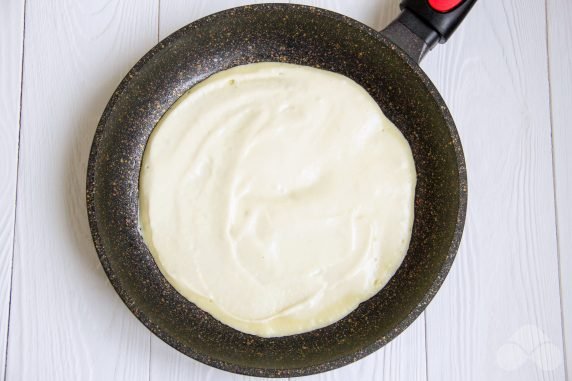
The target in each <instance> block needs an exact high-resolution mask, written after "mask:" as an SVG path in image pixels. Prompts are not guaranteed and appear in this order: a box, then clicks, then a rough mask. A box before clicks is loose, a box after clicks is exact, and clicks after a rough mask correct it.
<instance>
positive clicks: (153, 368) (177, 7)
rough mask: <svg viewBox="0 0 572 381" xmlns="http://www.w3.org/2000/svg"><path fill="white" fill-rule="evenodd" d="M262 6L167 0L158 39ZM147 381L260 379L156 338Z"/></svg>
mask: <svg viewBox="0 0 572 381" xmlns="http://www.w3.org/2000/svg"><path fill="white" fill-rule="evenodd" d="M257 2H258V3H262V2H265V1H263V0H258V1H252V0H217V1H209V0H171V1H168V2H167V1H162V2H161V9H160V11H159V15H160V19H159V37H160V40H162V39H164V38H165V37H167V36H168V35H169V34H171V33H173V32H175V31H176V30H177V29H179V28H182V27H183V26H185V25H187V24H188V23H190V22H192V21H195V20H197V19H199V18H201V17H204V16H207V15H210V14H212V13H215V12H219V11H222V10H225V9H228V8H233V7H238V6H241V5H247V4H253V3H257ZM276 2H280V1H276ZM283 2H287V1H283ZM150 361H151V364H150V380H151V381H153V380H164V379H168V380H173V381H178V380H181V381H183V380H201V381H203V380H204V381H209V380H212V381H226V380H228V381H230V380H263V379H261V378H255V377H246V376H240V375H235V374H232V373H228V372H224V371H221V370H218V369H215V368H212V367H209V366H207V365H204V364H201V363H199V362H197V361H195V360H192V359H191V358H189V357H187V356H185V355H182V354H181V353H179V352H177V351H176V350H175V349H173V348H171V347H170V346H168V345H167V344H165V343H164V342H162V341H161V340H160V339H158V338H157V337H156V336H152V338H151V360H150Z"/></svg>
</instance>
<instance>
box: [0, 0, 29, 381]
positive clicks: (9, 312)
mask: <svg viewBox="0 0 572 381" xmlns="http://www.w3.org/2000/svg"><path fill="white" fill-rule="evenodd" d="M23 1H24V7H23V9H22V13H23V22H22V58H21V60H20V100H19V104H18V107H19V112H18V140H17V148H16V184H15V187H14V225H13V228H12V258H11V261H10V293H9V296H8V321H7V323H6V324H7V327H6V352H5V353H6V354H5V357H4V369H3V380H6V374H7V372H8V352H9V347H10V317H11V312H12V289H13V287H12V285H13V281H14V253H15V251H16V221H17V220H18V213H17V211H18V209H17V205H18V177H19V173H20V137H21V135H22V99H23V96H22V95H23V92H24V52H25V49H24V48H25V40H26V6H27V3H28V2H27V0H23Z"/></svg>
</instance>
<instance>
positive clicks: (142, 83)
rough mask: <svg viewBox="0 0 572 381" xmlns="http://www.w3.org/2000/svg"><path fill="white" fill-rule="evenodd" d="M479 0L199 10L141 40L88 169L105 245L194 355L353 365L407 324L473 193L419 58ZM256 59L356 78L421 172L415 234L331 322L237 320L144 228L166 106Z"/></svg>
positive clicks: (112, 264) (259, 371)
mask: <svg viewBox="0 0 572 381" xmlns="http://www.w3.org/2000/svg"><path fill="white" fill-rule="evenodd" d="M475 1H476V0H464V1H463V0H405V1H403V2H402V4H401V6H402V9H403V12H402V13H401V15H400V16H399V17H398V19H397V20H396V21H395V22H393V23H392V24H391V25H390V26H389V27H388V28H386V29H385V30H383V31H382V32H378V31H375V30H373V29H371V28H369V27H367V26H365V25H363V24H361V23H359V22H357V21H355V20H352V19H350V18H348V17H345V16H342V15H339V14H336V13H333V12H329V11H326V10H323V9H319V8H313V7H307V6H301V5H288V4H262V5H253V6H245V7H239V8H235V9H230V10H227V11H223V12H220V13H217V14H214V15H211V16H207V17H205V18H203V19H200V20H198V21H196V22H193V23H191V24H189V25H187V26H186V27H184V28H182V29H180V30H179V31H177V32H175V33H173V34H172V35H171V36H169V37H168V38H166V39H165V40H163V41H162V42H160V43H159V44H158V45H157V46H156V47H155V48H153V49H152V50H151V51H150V52H149V53H147V55H145V56H144V57H143V58H142V59H141V60H140V61H139V62H138V63H137V64H136V65H135V67H134V68H133V69H132V70H131V71H130V72H129V73H128V74H127V76H126V77H125V79H124V80H123V81H122V82H121V84H120V85H119V87H118V88H117V90H116V91H115V93H114V94H113V96H112V97H111V100H110V101H109V104H108V105H107V107H106V109H105V111H104V113H103V116H102V118H101V121H100V123H99V125H98V127H97V130H96V133H95V137H94V140H93V145H92V149H91V154H90V158H89V165H88V173H87V207H88V215H89V222H90V227H91V233H92V236H93V241H94V243H95V247H96V249H97V253H98V255H99V258H100V260H101V262H102V265H103V268H104V270H105V272H106V273H107V276H108V277H109V279H110V281H111V283H112V284H113V286H114V287H115V289H116V290H117V292H118V294H119V295H120V297H121V298H122V299H123V301H124V302H125V304H126V305H127V306H128V307H129V309H130V310H131V311H132V312H133V313H134V314H135V316H136V317H137V318H138V319H139V320H140V321H141V322H142V323H143V324H144V325H145V326H147V327H148V328H149V329H150V330H151V331H152V332H153V333H155V334H156V335H157V336H158V337H160V338H161V339H162V340H164V341H165V342H167V343H168V344H170V345H171V346H173V347H174V348H176V349H177V350H179V351H180V352H182V353H184V354H186V355H188V356H190V357H192V358H194V359H196V360H199V361H201V362H203V363H205V364H208V365H211V366H214V367H216V368H220V369H224V370H227V371H231V372H235V373H241V374H247V375H254V376H267V377H286V376H300V375H308V374H313V373H318V372H322V371H326V370H330V369H334V368H337V367H340V366H343V365H346V364H348V363H350V362H353V361H356V360H358V359H360V358H362V357H364V356H366V355H368V354H370V353H372V352H373V351H375V350H377V349H378V348H380V347H382V346H383V345H385V344H386V343H388V342H389V341H390V340H392V339H393V338H394V337H396V336H397V335H398V334H399V333H401V332H402V331H403V330H404V329H405V328H406V327H407V326H408V325H409V324H411V323H412V322H413V321H414V320H415V318H416V317H417V316H418V315H419V314H420V313H421V312H422V311H423V310H424V309H425V307H426V306H427V304H428V303H429V301H430V300H431V299H432V298H433V296H434V295H435V293H436V292H437V290H438V288H439V287H440V285H441V284H442V282H443V280H444V278H445V276H446V275H447V273H448V271H449V268H450V267H451V265H452V262H453V259H454V257H455V254H456V252H457V248H458V246H459V241H460V239H461V235H462V230H463V224H464V219H465V210H466V201H467V180H466V170H465V162H464V158H463V153H462V148H461V143H460V141H459V136H458V134H457V131H456V129H455V126H454V123H453V119H452V117H451V115H450V113H449V111H448V109H447V107H446V105H445V103H444V102H443V100H442V99H441V97H440V95H439V93H438V92H437V90H436V89H435V87H434V86H433V84H432V83H431V81H430V80H429V79H428V78H427V76H426V75H425V74H424V73H423V71H422V70H421V69H420V68H419V66H418V63H419V61H420V60H421V58H422V57H423V56H424V54H425V53H427V52H428V51H429V50H430V49H431V48H432V47H433V46H434V45H436V44H437V43H438V42H444V41H446V39H447V38H448V37H449V36H450V35H451V33H453V31H454V30H455V28H456V27H457V26H458V24H459V23H460V22H461V20H462V19H463V18H464V17H465V15H466V14H467V13H468V11H469V10H470V8H471V7H472V6H473V5H474V3H475ZM261 61H278V62H288V63H294V64H300V65H308V66H313V67H319V68H322V69H325V70H330V71H333V72H337V73H341V74H343V75H345V76H347V77H349V78H351V79H353V80H354V81H356V82H357V83H358V84H360V85H362V86H363V87H364V88H365V89H366V90H367V91H368V92H369V93H370V95H371V96H372V97H373V98H374V99H375V100H376V101H377V102H378V104H379V106H380V107H381V109H382V110H383V112H384V113H385V114H386V115H387V116H388V117H389V118H390V119H391V120H392V121H393V122H394V123H395V125H396V126H397V127H398V128H399V129H400V130H401V132H402V133H403V135H404V136H405V138H406V139H407V140H408V141H409V144H410V145H411V148H412V151H413V156H414V159H415V165H416V170H417V175H418V179H417V188H416V194H415V217H414V224H413V234H412V238H411V244H410V247H409V250H408V253H407V255H406V257H405V259H404V262H403V264H402V265H401V267H400V268H399V270H398V271H397V273H396V274H395V275H394V277H393V278H392V279H391V281H390V282H389V283H388V284H387V285H386V286H385V287H384V288H383V289H382V290H381V291H380V292H379V293H378V294H376V295H375V296H374V297H372V298H371V299H369V300H367V301H365V302H364V303H362V304H360V305H359V307H358V308H357V309H356V310H355V311H353V312H352V313H350V314H349V315H348V316H347V317H345V318H344V319H342V320H340V321H338V322H337V323H335V324H332V325H330V326H327V327H325V328H322V329H318V330H314V331H311V332H308V333H304V334H299V335H294V336H287V337H280V338H261V337H257V336H253V335H248V334H244V333H241V332H239V331H236V330H234V329H232V328H230V327H228V326H226V325H224V324H222V323H220V322H218V321H217V320H215V319H214V318H213V317H212V316H210V315H209V314H207V313H206V312H204V311H202V310H201V309H199V308H198V307H196V306H195V305H194V304H193V303H191V302H189V301H188V300H186V299H185V298H184V297H182V296H181V295H180V294H179V293H178V292H177V291H175V289H174V288H173V287H172V286H171V285H170V284H169V283H168V282H167V280H166V279H165V278H164V277H163V275H162V274H161V272H160V271H159V269H158V267H157V265H156V264H155V262H154V260H153V257H152V256H151V254H150V252H149V250H148V249H147V247H146V246H145V244H144V242H143V239H142V238H141V235H140V232H139V229H138V184H139V171H140V166H141V159H142V156H143V151H144V148H145V144H146V142H147V139H148V137H149V135H150V133H151V131H152V130H153V127H154V126H155V125H156V124H157V122H158V121H159V119H160V118H161V116H162V115H163V114H164V113H165V111H166V110H167V109H169V107H170V106H171V105H173V103H174V102H175V101H176V100H177V99H178V98H179V97H180V96H181V95H183V94H184V93H185V92H186V91H187V90H189V88H191V87H192V86H194V85H195V84H197V83H198V82H200V81H202V80H204V79H205V78H207V77H209V76H210V75H211V74H213V73H216V72H218V71H221V70H225V69H228V68H230V67H233V66H236V65H241V64H248V63H254V62H261ZM293 149H294V148H293ZM372 181H375V179H372ZM191 234H192V232H191ZM220 282H224V279H220Z"/></svg>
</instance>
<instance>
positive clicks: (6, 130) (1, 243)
mask: <svg viewBox="0 0 572 381" xmlns="http://www.w3.org/2000/svg"><path fill="white" fill-rule="evenodd" d="M23 33H24V0H19V1H10V2H7V3H4V4H2V6H1V7H0V83H1V84H2V86H0V115H2V118H1V119H0V380H4V376H5V375H4V369H5V367H6V344H7V335H8V318H9V304H10V286H11V283H12V280H11V275H12V254H13V250H14V249H13V243H14V218H15V210H16V181H17V170H18V132H19V129H20V85H21V78H22V75H21V73H22V40H23Z"/></svg>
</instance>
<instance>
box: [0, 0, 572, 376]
mask: <svg viewBox="0 0 572 381" xmlns="http://www.w3.org/2000/svg"><path fill="white" fill-rule="evenodd" d="M248 2H249V1H247V0H102V1H94V0H0V348H1V350H0V380H4V379H6V380H26V381H27V380H58V381H60V380H200V381H203V380H216V381H218V380H244V379H246V377H241V376H236V375H232V374H229V373H225V372H222V371H219V370H215V369H212V368H209V367H207V366H205V365H202V364H200V363H198V362H196V361H194V360H191V359H189V358H187V357H185V356H183V355H181V354H179V353H178V352H176V351H175V350H173V349H171V348H170V347H168V346H167V345H166V344H164V343H163V342H162V341H160V340H159V339H157V338H155V337H154V336H153V335H152V334H150V333H149V331H147V329H145V328H144V327H143V325H142V324H140V323H139V322H138V321H137V320H136V319H135V317H134V316H133V315H131V313H130V312H129V311H128V309H127V308H126V307H125V306H124V305H123V304H122V302H121V301H120V299H119V298H118V297H117V295H116V294H115V292H114V290H113V289H112V287H111V286H110V284H109V282H108V281H107V279H106V277H105V275H104V273H103V271H102V269H101V267H100V265H99V261H98V259H97V256H96V254H95V250H94V248H93V245H92V242H91V236H90V233H89V228H88V223H87V215H86V208H85V173H86V165H87V158H88V151H89V147H90V144H91V139H92V136H93V133H94V130H95V127H96V124H97V121H98V119H99V117H100V115H101V113H102V111H103V108H104V106H105V104H106V102H107V100H108V99H109V97H110V95H111V94H112V92H113V90H114V89H115V87H116V86H117V84H118V83H119V81H120V80H121V78H122V77H123V76H124V75H125V74H126V72H127V71H128V69H129V68H130V67H131V66H132V65H133V64H134V63H135V62H136V61H137V60H138V59H139V58H140V57H141V56H142V55H143V54H144V53H145V52H146V51H147V50H148V49H150V48H151V47H152V46H153V45H155V44H156V43H157V42H158V40H161V39H163V38H165V37H166V36H167V35H169V34H170V33H171V32H173V31H175V30H176V29H178V28H179V27H181V26H183V25H185V24H187V23H189V22H191V21H193V20H195V19H197V18H199V17H201V16H204V15H207V14H209V13H212V12H215V11H218V10H222V9H225V8H229V7H233V6H237V5H242V4H245V3H248ZM302 2H304V3H307V4H313V5H317V6H321V7H324V8H329V9H332V10H335V11H337V12H341V13H344V14H346V15H349V16H351V17H353V18H356V19H358V20H360V21H362V22H364V23H365V24H367V25H370V26H372V27H374V28H377V29H381V28H382V27H384V26H385V25H387V24H388V23H389V21H390V20H391V19H392V18H393V17H394V16H395V15H396V14H397V13H398V0H313V1H312V0H309V1H302ZM570 20H572V1H571V0H480V1H479V2H478V3H477V5H476V6H475V8H474V10H473V12H472V13H471V14H470V15H469V17H468V18H467V20H466V22H465V23H464V24H463V25H462V26H461V28H460V29H459V31H458V32H457V33H456V34H455V35H454V36H453V38H452V39H451V40H450V41H449V43H448V44H447V45H445V46H439V47H437V48H436V49H435V50H434V51H433V52H432V53H431V54H430V56H429V57H428V58H427V59H426V60H425V61H424V62H423V64H422V66H423V67H424V69H425V70H426V71H427V72H428V74H429V76H430V77H431V78H432V79H433V81H434V82H435V84H436V86H437V88H439V89H440V91H441V93H442V94H443V96H444V98H445V100H446V101H447V102H448V104H449V106H450V108H451V111H452V113H453V115H454V117H455V120H456V122H457V126H458V129H459V132H460V134H461V137H462V140H463V144H464V148H465V154H466V158H467V164H468V172H469V211H468V216H467V224H466V228H465V235H464V238H463V243H462V245H461V249H460V253H459V256H458V257H457V260H456V262H455V265H454V266H453V269H452V271H451V273H450V275H449V277H448V278H447V280H446V282H445V284H444V286H443V288H442V289H441V291H440V292H439V294H438V295H437V297H436V298H435V300H434V301H433V302H432V304H431V305H430V306H429V308H428V309H427V311H426V312H425V313H424V314H423V315H421V316H420V317H419V319H417V321H416V322H415V323H414V324H413V325H412V326H411V327H410V328H409V329H407V331H406V332H405V333H403V334H402V335H401V336H399V337H398V338H397V339H396V340H394V341H393V342H391V343H390V344H389V345H387V346H386V347H384V348H383V349H381V350H380V351H378V352H377V353H375V354H374V355H371V356H369V357H367V358H366V359H364V360H362V361H359V362H357V363H355V364H353V365H350V366H347V367H345V368H342V369H339V370H336V371H332V372H329V373H325V374H321V375H317V376H313V377H309V378H308V379H311V380H340V381H341V380H344V381H345V380H360V381H361V380H432V381H433V380H434V381H441V380H476V381H481V380H518V381H525V380H564V379H566V370H567V369H568V372H572V151H571V148H570V147H571V146H572V125H570V124H572V123H571V120H572V22H571V21H570ZM566 347H567V348H566ZM566 349H568V352H566Z"/></svg>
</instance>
